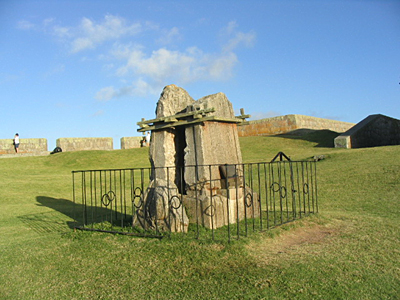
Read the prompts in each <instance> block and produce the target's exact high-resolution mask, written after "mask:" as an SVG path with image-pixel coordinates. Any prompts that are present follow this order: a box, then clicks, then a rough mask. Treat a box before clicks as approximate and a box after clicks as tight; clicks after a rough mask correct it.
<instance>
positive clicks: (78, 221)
mask: <svg viewBox="0 0 400 300" xmlns="http://www.w3.org/2000/svg"><path fill="white" fill-rule="evenodd" d="M36 201H37V202H38V203H37V204H36V205H38V206H45V207H48V208H51V209H52V210H53V211H49V212H42V213H36V214H27V215H23V216H19V217H18V218H19V219H20V220H21V221H22V223H24V224H25V225H26V226H27V227H29V228H30V229H32V230H34V231H35V232H37V233H51V232H65V231H67V230H69V229H74V228H75V227H77V226H82V225H83V224H84V221H85V219H84V218H86V223H88V220H90V223H91V224H92V225H93V224H96V223H102V222H104V221H108V219H111V220H112V218H114V220H117V219H121V218H122V215H121V214H119V213H116V212H115V211H112V210H110V209H107V208H104V207H103V208H101V207H96V208H95V209H96V214H97V217H98V219H96V220H95V219H91V218H90V216H88V213H87V212H88V211H89V212H91V211H93V209H94V208H93V207H91V206H84V205H82V204H76V203H74V202H72V201H71V200H68V199H59V198H52V197H46V196H37V197H36ZM111 216H112V218H111Z"/></svg>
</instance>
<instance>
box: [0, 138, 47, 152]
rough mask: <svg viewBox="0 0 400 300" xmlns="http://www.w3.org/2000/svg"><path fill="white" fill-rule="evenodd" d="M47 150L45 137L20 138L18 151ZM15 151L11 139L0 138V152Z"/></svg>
mask: <svg viewBox="0 0 400 300" xmlns="http://www.w3.org/2000/svg"><path fill="white" fill-rule="evenodd" d="M46 151H47V139H20V140H19V153H43V152H46ZM13 153H15V149H14V144H13V139H1V140H0V154H13Z"/></svg>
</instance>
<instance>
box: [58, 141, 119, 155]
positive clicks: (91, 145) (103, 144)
mask: <svg viewBox="0 0 400 300" xmlns="http://www.w3.org/2000/svg"><path fill="white" fill-rule="evenodd" d="M56 146H57V147H60V148H61V149H62V151H63V152H67V151H82V150H113V139H112V138H59V139H57V141H56Z"/></svg>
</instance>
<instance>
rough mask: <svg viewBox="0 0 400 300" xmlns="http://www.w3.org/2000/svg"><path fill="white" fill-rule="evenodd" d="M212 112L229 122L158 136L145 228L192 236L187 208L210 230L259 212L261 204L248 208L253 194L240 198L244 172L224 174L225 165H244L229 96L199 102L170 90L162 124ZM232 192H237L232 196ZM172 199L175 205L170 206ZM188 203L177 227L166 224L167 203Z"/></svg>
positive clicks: (160, 107)
mask: <svg viewBox="0 0 400 300" xmlns="http://www.w3.org/2000/svg"><path fill="white" fill-rule="evenodd" d="M210 108H214V110H215V111H214V112H211V113H208V114H207V115H206V116H207V117H210V116H214V117H216V118H220V119H223V120H224V121H220V120H207V119H206V120H205V121H203V122H199V123H195V124H186V125H184V126H175V127H172V128H165V129H159V128H158V129H157V128H156V129H154V130H153V131H152V136H151V143H150V162H151V165H152V170H153V171H152V175H151V179H152V184H151V186H150V188H149V192H148V193H146V196H145V198H144V203H145V207H146V209H145V210H144V212H143V217H142V219H143V220H142V221H141V222H140V223H143V224H145V226H148V227H149V228H155V229H156V228H158V229H162V228H171V230H173V231H174V230H176V231H182V230H187V229H185V228H186V227H187V224H188V221H186V218H187V216H186V205H187V206H188V207H189V210H190V212H191V213H190V214H191V216H192V218H194V219H192V220H191V221H200V223H201V224H202V225H203V226H206V227H208V228H218V227H221V226H224V225H226V224H228V223H234V222H236V221H237V220H241V219H243V218H244V216H245V215H247V216H248V217H249V216H255V215H254V214H255V213H254V212H256V213H257V212H258V210H259V205H258V206H257V203H258V202H257V201H255V202H254V204H251V205H250V206H248V207H247V206H246V203H248V202H249V198H248V197H249V196H248V192H246V193H244V192H241V193H240V192H239V193H237V191H240V190H244V187H243V179H242V178H240V176H241V175H242V174H241V173H243V172H240V171H239V170H234V172H233V173H234V174H233V175H232V174H230V175H229V176H228V175H227V174H226V173H232V172H231V171H229V172H228V171H226V170H228V168H226V170H225V171H226V172H225V174H224V175H223V174H222V173H223V172H221V168H220V166H221V165H227V164H228V165H240V164H241V163H242V154H241V150H240V144H239V137H238V132H237V125H236V123H235V122H234V121H232V120H234V119H235V116H234V111H233V107H232V104H231V103H230V102H229V100H228V98H227V97H226V96H225V94H223V93H217V94H213V95H209V96H206V97H203V98H201V99H199V100H197V101H194V100H193V99H192V97H190V95H189V94H188V93H187V92H186V91H185V90H183V89H182V88H179V87H177V86H175V85H169V86H167V87H165V88H164V90H163V92H162V94H161V97H160V100H159V101H158V103H157V108H156V118H157V119H159V118H163V117H170V116H173V115H176V114H179V113H185V112H191V111H199V110H204V109H210ZM230 169H231V168H229V170H230ZM227 176H228V177H230V178H229V179H228V178H226V177H227ZM234 178H236V179H234ZM226 182H228V187H229V188H228V189H227V184H226ZM167 185H168V187H166V186H167ZM232 187H233V191H235V192H233V191H232V193H229V192H228V191H229V189H232ZM228 193H229V197H228ZM168 198H169V199H170V200H169V201H167V200H166V199H168ZM182 198H185V200H184V202H185V203H184V204H183V203H180V207H182V208H181V209H180V211H182V212H185V213H178V212H174V213H173V217H172V219H173V220H174V221H173V223H172V222H171V223H168V222H166V220H167V219H168V220H169V219H170V215H169V216H168V215H167V214H166V212H169V211H170V207H169V206H168V205H167V203H172V201H178V200H177V199H182ZM250 202H252V201H250ZM183 205H184V206H185V207H183ZM246 207H247V208H246ZM249 209H251V211H252V212H253V215H252V214H250V211H249ZM195 211H201V214H200V215H196V216H195V217H193V215H194V212H195ZM154 216H157V217H156V218H155V217H154ZM139 219H140V218H139ZM163 224H164V225H165V224H167V225H165V226H164V225H163Z"/></svg>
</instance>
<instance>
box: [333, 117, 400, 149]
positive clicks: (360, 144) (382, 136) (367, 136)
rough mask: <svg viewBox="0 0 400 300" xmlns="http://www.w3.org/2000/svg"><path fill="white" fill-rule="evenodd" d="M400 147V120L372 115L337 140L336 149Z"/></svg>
mask: <svg viewBox="0 0 400 300" xmlns="http://www.w3.org/2000/svg"><path fill="white" fill-rule="evenodd" d="M388 145H400V120H397V119H394V118H390V117H388V116H384V115H381V114H376V115H370V116H368V117H367V118H365V119H364V120H362V121H361V122H359V123H358V124H356V125H355V126H353V127H352V128H350V129H349V130H348V131H346V132H345V133H343V134H341V135H339V136H338V137H337V138H336V139H335V147H336V148H364V147H376V146H388Z"/></svg>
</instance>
